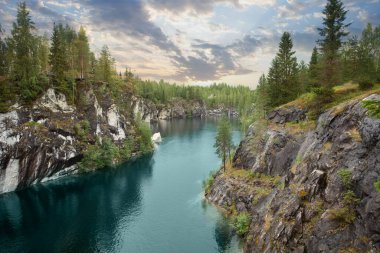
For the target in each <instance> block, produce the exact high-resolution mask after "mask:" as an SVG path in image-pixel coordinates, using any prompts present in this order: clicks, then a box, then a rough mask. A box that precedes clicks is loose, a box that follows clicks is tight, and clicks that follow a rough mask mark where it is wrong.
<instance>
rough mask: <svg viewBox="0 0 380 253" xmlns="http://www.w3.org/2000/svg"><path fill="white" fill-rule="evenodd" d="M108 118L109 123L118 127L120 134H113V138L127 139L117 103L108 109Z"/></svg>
mask: <svg viewBox="0 0 380 253" xmlns="http://www.w3.org/2000/svg"><path fill="white" fill-rule="evenodd" d="M107 119H108V125H110V126H112V127H115V128H116V129H117V132H118V134H112V138H113V139H114V140H123V139H125V132H124V130H123V129H122V128H121V124H120V114H119V112H118V111H117V107H116V105H111V107H110V108H109V109H108V111H107Z"/></svg>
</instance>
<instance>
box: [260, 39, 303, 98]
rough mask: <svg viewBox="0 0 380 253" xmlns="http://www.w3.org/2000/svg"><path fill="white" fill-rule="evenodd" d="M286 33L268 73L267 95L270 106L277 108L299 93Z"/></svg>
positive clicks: (289, 43)
mask: <svg viewBox="0 0 380 253" xmlns="http://www.w3.org/2000/svg"><path fill="white" fill-rule="evenodd" d="M294 54H295V52H294V51H293V42H292V39H291V37H290V34H289V33H288V32H284V34H283V35H282V37H281V41H280V45H279V51H278V53H277V55H276V57H275V59H274V60H273V61H272V65H271V67H270V69H269V73H268V77H267V79H268V94H269V97H270V101H271V105H272V106H277V105H280V104H283V103H286V102H288V101H290V100H293V99H294V98H296V97H297V95H298V93H299V88H300V87H299V80H298V76H297V72H298V70H297V58H296V57H295V56H294Z"/></svg>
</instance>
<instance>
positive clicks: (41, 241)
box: [0, 157, 153, 253]
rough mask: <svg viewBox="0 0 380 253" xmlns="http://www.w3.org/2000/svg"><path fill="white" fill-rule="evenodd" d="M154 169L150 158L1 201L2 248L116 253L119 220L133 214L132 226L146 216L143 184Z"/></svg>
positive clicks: (8, 195) (0, 237) (4, 198)
mask: <svg viewBox="0 0 380 253" xmlns="http://www.w3.org/2000/svg"><path fill="white" fill-rule="evenodd" d="M152 165H153V160H152V159H151V157H145V158H144V159H140V160H138V161H136V162H134V163H133V164H130V163H129V164H124V165H123V166H122V167H123V168H119V169H109V170H108V171H107V172H104V171H101V172H98V173H94V174H92V175H87V176H85V177H80V178H79V177H72V178H70V179H64V180H61V182H54V183H47V184H43V185H39V186H34V187H32V188H30V189H28V190H26V191H21V192H15V193H10V194H6V195H3V196H1V197H0V228H1V230H0V245H1V248H2V249H7V252H9V253H11V252H24V251H25V249H29V251H30V252H84V253H85V252H96V251H101V252H104V249H107V252H114V251H117V249H116V247H117V246H118V235H117V234H116V233H117V232H116V231H117V229H116V228H117V226H118V223H119V222H120V220H119V219H120V218H122V217H125V216H126V215H125V214H128V219H130V220H131V221H133V218H134V217H135V216H137V215H138V214H139V213H140V212H141V184H142V183H143V181H144V180H150V178H151V176H152ZM132 166H133V168H132ZM81 192H82V193H83V194H80V193H81ZM123 222H124V224H125V223H126V224H128V222H126V221H123Z"/></svg>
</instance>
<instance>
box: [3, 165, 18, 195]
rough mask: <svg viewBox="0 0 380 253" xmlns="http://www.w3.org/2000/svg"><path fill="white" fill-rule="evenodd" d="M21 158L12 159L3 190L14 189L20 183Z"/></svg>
mask: <svg viewBox="0 0 380 253" xmlns="http://www.w3.org/2000/svg"><path fill="white" fill-rule="evenodd" d="M19 168H20V165H19V160H18V159H10V160H9V163H8V166H7V168H6V169H5V176H4V178H3V180H2V181H3V182H0V183H2V192H10V191H14V190H16V188H17V185H18V173H19Z"/></svg>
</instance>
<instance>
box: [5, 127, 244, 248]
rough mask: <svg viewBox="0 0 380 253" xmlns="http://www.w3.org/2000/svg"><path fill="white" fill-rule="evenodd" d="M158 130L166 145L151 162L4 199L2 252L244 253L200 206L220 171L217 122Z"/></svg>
mask: <svg viewBox="0 0 380 253" xmlns="http://www.w3.org/2000/svg"><path fill="white" fill-rule="evenodd" d="M155 127H156V129H158V130H159V131H160V132H161V134H162V136H163V143H162V144H161V145H160V146H159V147H158V148H157V150H156V152H155V153H154V155H153V156H150V157H145V158H142V159H139V160H138V161H135V162H131V163H126V164H123V165H121V166H120V167H119V168H117V169H104V170H101V171H98V172H96V173H93V174H90V175H85V176H72V177H67V178H64V179H61V180H57V181H52V182H48V183H44V184H42V185H36V186H33V187H31V188H29V189H26V190H24V191H20V192H15V193H9V194H4V195H0V252H7V253H12V252H81V253H86V252H131V253H150V252H152V253H156V252H157V253H161V252H162V253H186V252H197V253H203V252H205V253H207V252H239V249H238V248H239V246H238V244H239V243H238V240H237V238H236V237H235V236H232V234H231V228H230V227H229V225H228V222H227V221H226V220H225V219H224V218H223V217H222V215H221V214H220V213H219V212H218V211H217V210H216V209H215V208H214V207H213V206H210V205H208V204H207V203H205V202H204V201H202V196H203V193H202V181H203V180H204V179H206V178H207V177H208V175H209V172H210V171H211V170H214V169H216V168H218V166H219V165H220V161H219V159H218V158H217V157H216V155H215V154H214V149H213V143H214V137H215V134H216V126H215V122H213V121H210V120H208V121H201V120H183V121H173V122H160V123H159V124H158V125H157V126H155ZM239 138H240V136H239V133H238V131H234V141H235V142H236V143H237V142H238V140H239Z"/></svg>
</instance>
